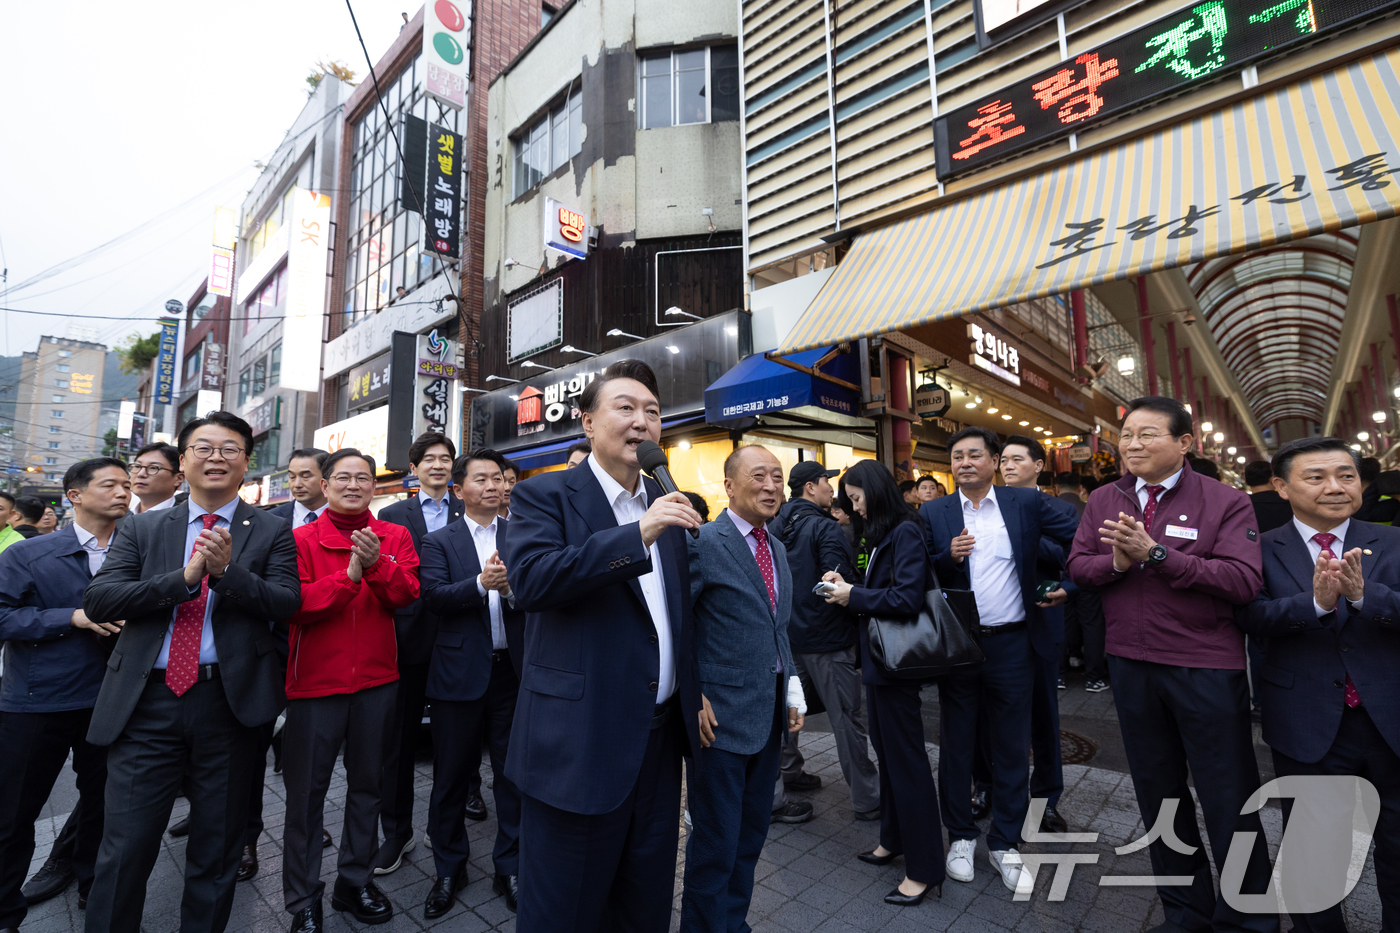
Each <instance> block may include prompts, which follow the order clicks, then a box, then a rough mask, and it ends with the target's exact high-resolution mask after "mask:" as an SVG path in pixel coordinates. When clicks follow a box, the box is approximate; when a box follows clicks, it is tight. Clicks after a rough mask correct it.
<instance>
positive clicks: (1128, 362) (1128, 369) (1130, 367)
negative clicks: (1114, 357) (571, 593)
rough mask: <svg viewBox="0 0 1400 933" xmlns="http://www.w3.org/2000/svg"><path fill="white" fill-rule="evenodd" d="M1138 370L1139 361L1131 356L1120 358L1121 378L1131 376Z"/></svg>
mask: <svg viewBox="0 0 1400 933" xmlns="http://www.w3.org/2000/svg"><path fill="white" fill-rule="evenodd" d="M1136 370H1137V360H1135V359H1133V358H1132V357H1131V356H1120V357H1118V374H1119V375H1121V376H1131V375H1132V374H1133V373H1134V372H1135V371H1136Z"/></svg>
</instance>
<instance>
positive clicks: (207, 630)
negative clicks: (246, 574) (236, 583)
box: [154, 496, 271, 670]
mask: <svg viewBox="0 0 1400 933" xmlns="http://www.w3.org/2000/svg"><path fill="white" fill-rule="evenodd" d="M238 503H239V499H238V497H237V496H234V497H233V499H232V500H230V501H229V502H226V503H225V504H224V505H222V506H220V507H219V508H217V509H215V510H214V514H215V515H217V516H219V520H218V521H216V522H215V523H214V527H215V528H223V529H224V530H225V531H227V530H228V527H229V525H230V524H232V523H233V513H234V511H235V510H236V509H237V508H238ZM189 506H190V520H189V524H187V525H186V526H185V550H184V551H183V554H184V557H185V563H186V564H187V563H189V557H190V554H191V553H192V552H193V551H194V542H195V540H196V539H197V538H198V537H199V533H200V532H201V531H203V530H204V522H203V521H202V520H201V519H202V517H203V516H205V515H208V514H209V512H208V511H207V510H206V509H204V508H203V507H202V506H199V505H196V504H195V502H194V500H190V503H189ZM230 534H232V532H230ZM180 566H182V567H183V566H184V564H181V565H180ZM218 569H220V570H222V569H223V568H218ZM202 585H203V583H202V581H201V582H200V583H196V584H195V587H194V589H192V590H191V591H190V592H192V593H195V594H198V593H199V590H200V587H201V586H202ZM218 603H219V594H218V593H216V592H214V590H213V589H212V588H211V589H210V590H209V595H208V597H207V598H206V599H205V601H204V628H203V629H202V630H201V631H200V633H199V663H200V664H218V663H219V652H218V651H217V650H216V649H215V647H214V623H213V621H212V620H213V618H214V607H215V606H216V605H218ZM179 611H180V607H179V606H176V607H175V608H174V609H172V610H170V627H169V628H167V629H166V630H165V641H164V642H163V643H162V644H161V646H160V654H159V655H158V656H157V657H156V663H155V665H154V666H155V667H157V668H160V669H162V670H163V669H164V668H165V667H167V666H168V664H169V662H170V639H171V638H172V637H173V636H174V634H175V614H176V613H177V612H179ZM270 624H271V623H269V625H270Z"/></svg>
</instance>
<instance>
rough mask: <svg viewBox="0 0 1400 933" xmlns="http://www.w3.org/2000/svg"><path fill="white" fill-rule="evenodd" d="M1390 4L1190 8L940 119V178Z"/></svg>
mask: <svg viewBox="0 0 1400 933" xmlns="http://www.w3.org/2000/svg"><path fill="white" fill-rule="evenodd" d="M1396 6H1400V0H1207V2H1205V3H1197V4H1193V5H1192V6H1189V7H1187V8H1185V9H1183V10H1181V11H1179V12H1177V13H1173V14H1172V15H1171V16H1166V17H1163V18H1162V19H1159V20H1157V21H1156V22H1153V23H1149V24H1148V25H1146V26H1143V27H1142V28H1140V29H1135V30H1133V31H1132V32H1130V33H1128V34H1127V35H1124V36H1121V37H1119V38H1117V39H1114V40H1113V41H1111V42H1108V43H1105V44H1104V45H1102V46H1100V47H1098V48H1097V49H1093V50H1091V51H1087V52H1084V53H1083V54H1081V55H1078V56H1076V57H1075V58H1072V59H1069V60H1067V61H1065V62H1063V63H1061V64H1060V65H1058V66H1056V67H1055V68H1051V69H1047V70H1046V71H1043V72H1041V73H1040V74H1037V75H1033V76H1031V77H1029V78H1027V79H1025V80H1024V81H1021V82H1018V83H1017V84H1013V85H1011V86H1010V87H1006V88H1003V89H1002V90H1001V91H999V92H998V93H996V94H991V95H988V96H986V97H983V98H981V99H980V100H975V101H973V102H971V103H969V104H966V105H964V106H962V107H958V108H957V109H955V110H951V111H949V112H948V113H947V114H945V115H942V116H940V117H938V119H936V120H935V121H934V141H935V154H936V160H937V165H938V174H939V175H940V176H941V177H944V178H948V177H952V176H954V175H958V174H961V173H963V172H966V171H968V170H969V169H972V168H974V167H976V166H979V165H982V164H984V163H986V162H990V161H992V160H994V159H1001V158H1004V157H1006V156H1008V155H1010V154H1011V153H1014V152H1017V151H1019V150H1022V149H1025V148H1028V147H1031V146H1035V145H1038V144H1040V143H1042V142H1045V141H1046V140H1049V139H1053V138H1054V137H1056V136H1061V135H1065V134H1067V133H1072V132H1074V131H1075V130H1076V129H1078V128H1079V127H1081V126H1084V125H1086V124H1087V123H1089V122H1092V121H1095V120H1101V119H1103V118H1105V117H1108V116H1111V115H1114V114H1117V113H1121V112H1122V111H1124V110H1127V109H1129V108H1131V107H1135V106H1137V105H1139V104H1141V103H1143V102H1145V101H1148V100H1151V99H1152V98H1155V97H1160V96H1162V95H1164V94H1169V93H1172V92H1174V91H1177V90H1179V89H1180V88H1181V87H1183V86H1184V85H1188V84H1191V83H1192V82H1194V81H1199V80H1201V79H1204V78H1207V77H1211V76H1215V75H1219V74H1222V73H1225V72H1228V71H1231V70H1238V69H1240V68H1243V67H1244V66H1245V65H1247V64H1249V63H1250V62H1251V61H1254V60H1256V59H1258V58H1261V57H1263V56H1265V55H1273V54H1276V53H1277V52H1278V51H1279V50H1281V49H1283V48H1286V47H1288V46H1290V45H1295V44H1298V43H1302V42H1307V41H1309V40H1311V39H1313V38H1315V37H1316V35H1317V34H1318V33H1320V32H1326V31H1330V30H1333V29H1337V28H1339V27H1342V26H1345V25H1348V24H1351V23H1353V22H1356V21H1358V20H1363V19H1366V18H1368V17H1370V16H1373V15H1375V14H1377V13H1381V12H1383V11H1386V10H1388V9H1390V8H1393V7H1396Z"/></svg>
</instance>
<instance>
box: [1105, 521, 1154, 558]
mask: <svg viewBox="0 0 1400 933" xmlns="http://www.w3.org/2000/svg"><path fill="white" fill-rule="evenodd" d="M1099 541H1100V542H1102V543H1103V544H1108V545H1112V547H1113V569H1114V570H1117V571H1118V572H1119V573H1122V572H1124V571H1126V570H1127V569H1128V568H1129V567H1131V566H1132V565H1133V564H1134V563H1135V562H1141V561H1144V560H1147V552H1148V551H1150V550H1152V548H1154V547H1155V546H1156V545H1157V542H1156V541H1153V540H1152V536H1151V535H1149V534H1148V533H1147V526H1146V525H1143V524H1142V523H1141V522H1139V521H1138V520H1137V519H1136V518H1134V517H1133V516H1131V515H1129V514H1128V513H1127V512H1119V513H1118V520H1117V521H1114V520H1113V519H1111V518H1106V519H1104V522H1103V527H1102V528H1100V529H1099Z"/></svg>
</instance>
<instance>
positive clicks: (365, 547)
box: [345, 528, 379, 583]
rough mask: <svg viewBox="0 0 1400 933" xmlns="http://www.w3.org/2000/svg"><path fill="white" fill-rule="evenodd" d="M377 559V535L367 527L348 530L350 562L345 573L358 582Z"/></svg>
mask: <svg viewBox="0 0 1400 933" xmlns="http://www.w3.org/2000/svg"><path fill="white" fill-rule="evenodd" d="M377 560H379V536H378V535H376V534H375V533H374V532H372V531H370V530H369V529H368V528H356V529H355V530H354V531H352V532H350V564H349V565H348V566H347V567H346V568H345V575H346V576H348V577H349V578H350V579H351V580H352V581H353V582H355V583H359V582H360V577H361V576H363V574H364V572H365V571H366V570H368V569H369V568H370V567H373V566H374V562H375V561H377Z"/></svg>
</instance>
